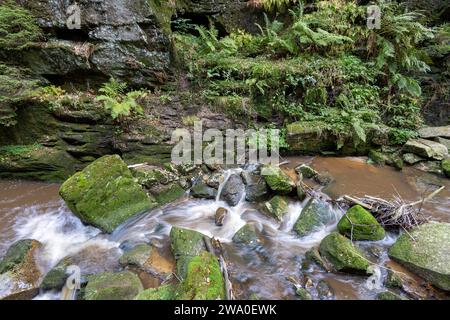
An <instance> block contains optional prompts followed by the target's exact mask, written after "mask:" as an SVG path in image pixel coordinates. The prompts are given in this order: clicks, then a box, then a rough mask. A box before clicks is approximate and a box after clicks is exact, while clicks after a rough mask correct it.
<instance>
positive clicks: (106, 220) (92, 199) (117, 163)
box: [59, 155, 154, 233]
mask: <svg viewBox="0 0 450 320" xmlns="http://www.w3.org/2000/svg"><path fill="white" fill-rule="evenodd" d="M59 193H60V195H61V197H62V198H63V199H64V201H65V202H66V204H67V206H68V207H69V208H70V210H72V212H73V213H74V214H75V215H77V216H78V217H79V218H80V219H81V220H82V221H83V222H85V223H87V224H91V225H93V226H95V227H98V228H100V229H102V230H103V231H105V232H108V233H111V232H112V231H114V229H115V228H117V227H118V226H119V225H120V224H122V223H123V222H124V221H126V220H127V219H128V218H130V217H132V216H133V215H135V214H137V213H140V212H143V211H145V210H148V209H150V208H152V207H153V206H154V203H152V202H151V201H150V198H149V197H148V195H147V194H146V193H145V192H144V191H143V190H142V188H141V187H140V185H139V184H138V183H136V182H135V181H134V179H133V176H132V175H131V172H130V170H129V169H128V167H127V165H126V164H125V162H123V161H122V159H121V158H120V157H119V156H118V155H112V156H104V157H102V158H100V159H98V160H96V161H94V162H93V163H91V164H90V165H89V166H87V167H86V168H85V169H84V170H83V171H81V172H78V173H76V174H75V175H73V176H72V177H70V178H69V179H68V180H67V181H66V182H64V184H63V185H62V186H61V189H60V190H59Z"/></svg>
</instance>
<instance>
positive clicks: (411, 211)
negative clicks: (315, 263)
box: [338, 186, 445, 230]
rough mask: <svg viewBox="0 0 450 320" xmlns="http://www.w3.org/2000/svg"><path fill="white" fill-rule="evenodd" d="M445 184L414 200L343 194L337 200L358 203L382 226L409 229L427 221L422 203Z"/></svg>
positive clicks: (398, 197) (349, 203)
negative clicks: (420, 198) (422, 197)
mask: <svg viewBox="0 0 450 320" xmlns="http://www.w3.org/2000/svg"><path fill="white" fill-rule="evenodd" d="M444 188H445V186H442V187H440V188H439V189H437V190H435V191H434V192H432V193H431V194H430V195H428V196H427V197H425V198H424V199H422V200H418V201H414V202H406V201H405V200H404V199H402V198H401V197H400V196H395V197H394V199H393V200H391V201H388V200H385V199H381V198H377V197H372V196H365V197H351V196H348V195H345V196H343V197H342V199H339V200H338V202H341V203H342V202H343V203H346V204H348V205H352V204H359V205H360V206H362V207H364V208H366V209H367V210H369V211H370V212H372V213H373V215H374V216H375V218H376V219H377V220H378V222H379V223H380V224H381V225H382V226H384V227H402V228H403V229H406V230H409V229H411V228H414V227H415V226H418V225H421V224H423V223H425V222H427V221H428V219H427V217H425V216H424V215H423V213H422V210H421V209H422V205H423V204H424V203H425V202H426V201H429V200H431V199H432V198H433V197H434V196H436V195H437V194H438V193H439V192H441V191H442V190H443V189H444Z"/></svg>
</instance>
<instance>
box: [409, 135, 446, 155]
mask: <svg viewBox="0 0 450 320" xmlns="http://www.w3.org/2000/svg"><path fill="white" fill-rule="evenodd" d="M403 151H404V152H410V153H414V154H416V155H418V156H421V157H425V158H430V159H435V160H443V159H445V158H446V157H447V155H448V149H447V147H446V146H444V145H442V144H440V143H437V142H435V141H431V140H425V139H410V140H408V142H406V144H405V145H404V146H403Z"/></svg>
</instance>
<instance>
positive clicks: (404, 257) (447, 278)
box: [389, 223, 450, 291]
mask: <svg viewBox="0 0 450 320" xmlns="http://www.w3.org/2000/svg"><path fill="white" fill-rule="evenodd" d="M389 257H391V258H392V259H394V260H395V261H397V262H399V263H401V264H402V265H404V266H405V267H406V268H408V269H409V270H411V271H412V272H414V273H416V274H418V275H419V276H421V277H422V278H424V279H426V280H427V281H430V282H431V283H432V284H433V285H435V286H436V287H438V288H441V289H443V290H447V291H450V224H448V223H427V224H424V225H422V226H419V227H416V228H414V229H413V230H411V231H409V234H407V233H404V234H402V235H401V236H400V237H399V238H398V239H397V241H396V242H395V244H394V245H393V246H392V247H391V248H390V249H389Z"/></svg>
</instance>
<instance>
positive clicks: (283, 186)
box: [261, 166, 295, 194]
mask: <svg viewBox="0 0 450 320" xmlns="http://www.w3.org/2000/svg"><path fill="white" fill-rule="evenodd" d="M261 175H262V176H263V177H264V180H265V181H266V183H267V185H268V186H269V188H270V189H272V190H273V191H274V192H276V193H278V194H288V193H290V192H291V191H292V189H293V188H294V187H295V183H294V182H293V181H292V179H291V178H290V177H289V176H288V175H287V174H286V173H284V172H283V170H281V169H280V168H279V167H275V166H265V167H264V168H263V169H262V171H261Z"/></svg>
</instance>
